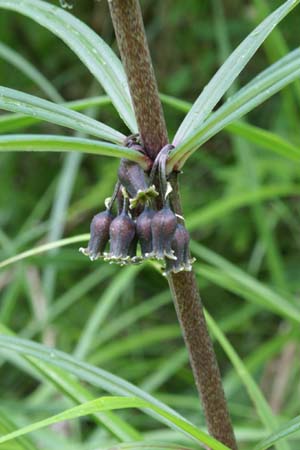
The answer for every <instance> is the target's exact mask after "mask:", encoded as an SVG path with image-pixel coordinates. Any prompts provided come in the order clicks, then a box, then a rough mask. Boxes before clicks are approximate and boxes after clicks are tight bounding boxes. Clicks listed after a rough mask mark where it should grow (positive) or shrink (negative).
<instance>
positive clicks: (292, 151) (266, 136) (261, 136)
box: [0, 94, 300, 162]
mask: <svg viewBox="0 0 300 450" xmlns="http://www.w3.org/2000/svg"><path fill="white" fill-rule="evenodd" d="M160 98H161V100H162V102H163V103H165V104H166V105H170V106H172V107H173V108H175V109H177V110H179V111H183V112H187V111H189V110H190V109H191V107H192V104H191V103H189V102H186V101H183V100H180V99H177V98H175V97H171V96H169V95H164V94H161V95H160ZM0 126H1V117H0ZM224 131H226V132H228V133H230V134H233V135H235V136H240V137H243V138H245V139H246V140H247V141H249V142H252V143H253V144H256V145H257V146H258V147H262V148H264V149H266V150H270V151H271V152H274V153H277V154H278V155H280V156H283V157H284V158H288V159H291V160H292V161H297V162H299V160H300V147H299V146H297V145H294V144H292V143H291V142H289V141H287V140H286V139H284V138H282V137H281V136H279V135H278V134H275V133H272V132H271V131H268V130H264V129H262V128H260V127H256V126H254V125H250V124H247V123H245V122H239V121H234V123H231V124H230V125H227V126H226V127H225V129H224Z"/></svg>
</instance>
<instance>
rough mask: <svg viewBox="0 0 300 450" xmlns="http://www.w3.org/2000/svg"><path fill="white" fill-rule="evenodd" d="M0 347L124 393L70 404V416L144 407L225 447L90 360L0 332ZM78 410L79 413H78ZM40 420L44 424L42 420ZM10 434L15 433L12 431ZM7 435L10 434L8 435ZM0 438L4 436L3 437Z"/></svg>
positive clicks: (183, 429) (192, 434)
mask: <svg viewBox="0 0 300 450" xmlns="http://www.w3.org/2000/svg"><path fill="white" fill-rule="evenodd" d="M0 348H2V349H3V352H4V356H5V352H7V351H9V352H10V351H14V352H17V353H20V354H22V355H28V356H33V357H35V358H38V359H39V360H42V361H46V362H47V363H50V364H54V365H56V366H58V367H61V368H62V369H64V370H66V371H67V372H69V373H72V374H74V375H76V376H78V377H79V378H80V379H82V380H84V381H87V382H89V383H91V384H93V385H94V386H98V387H101V388H102V389H104V390H105V391H107V392H110V393H112V394H114V395H124V396H126V398H123V397H120V398H118V399H117V400H112V402H110V401H109V398H108V400H105V402H104V403H103V402H102V400H100V403H97V401H96V403H94V404H93V403H92V402H91V403H89V405H88V409H85V410H84V411H83V409H82V406H79V407H78V408H72V409H75V414H76V416H74V415H73V413H72V416H73V417H80V416H81V415H86V414H88V412H87V411H91V412H90V413H92V411H94V412H97V411H99V410H100V409H99V408H102V410H112V409H119V408H121V407H122V408H124V407H128V408H129V407H133V408H134V407H138V408H142V409H144V408H146V409H147V413H148V414H149V415H151V416H153V417H155V418H156V419H158V420H159V421H161V422H162V423H165V424H167V425H168V426H169V427H171V428H174V429H176V430H177V431H181V432H182V433H184V434H185V435H187V436H189V437H190V438H191V439H193V440H196V441H197V442H202V443H205V444H207V445H208V446H209V447H211V448H213V449H215V450H228V447H226V446H225V445H223V444H221V443H219V442H218V441H216V440H215V439H213V438H211V437H210V436H208V435H207V434H206V433H204V432H202V431H200V430H199V429H198V428H197V427H195V426H194V425H193V424H192V423H191V422H189V421H187V420H186V419H184V418H183V417H182V416H180V415H179V414H178V413H177V412H176V411H174V410H172V409H171V408H169V407H168V406H166V405H164V404H163V403H162V402H160V401H158V400H157V399H155V398H154V397H152V396H151V395H150V394H147V393H146V392H144V391H142V390H141V389H139V388H137V387H136V386H134V385H132V384H130V383H128V382H127V381H125V380H123V379H121V378H119V377H117V376H115V375H113V374H112V373H110V372H106V371H104V370H102V369H99V368H97V367H94V366H92V365H90V364H87V363H84V362H82V361H80V360H78V359H76V358H74V357H72V356H70V355H68V354H66V353H63V352H61V351H58V350H56V349H52V348H47V347H45V346H43V345H41V344H37V343H34V342H31V341H26V340H24V339H20V338H17V337H11V336H3V335H0ZM132 396H134V398H132ZM127 397H129V398H127ZM134 405H135V406H134ZM95 408H96V409H95ZM148 410H149V411H148ZM80 411H81V412H82V413H83V414H80ZM78 414H80V415H78ZM59 416H60V417H59V419H58V420H59V421H60V420H64V419H62V416H61V415H59ZM56 418H57V416H56ZM46 420H47V419H46ZM43 423H44V424H45V422H44V421H43ZM31 431H32V430H31ZM22 433H23V432H22ZM10 436H11V435H10ZM14 437H16V436H15V435H14ZM10 438H12V436H11V437H10ZM2 439H4V437H3V438H2ZM1 442H4V441H3V440H2V441H1V440H0V443H1Z"/></svg>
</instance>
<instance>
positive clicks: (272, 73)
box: [168, 49, 300, 169]
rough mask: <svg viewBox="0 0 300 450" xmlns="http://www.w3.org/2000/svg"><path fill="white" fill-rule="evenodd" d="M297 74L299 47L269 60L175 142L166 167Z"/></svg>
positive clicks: (180, 162) (180, 161) (299, 71)
mask: <svg viewBox="0 0 300 450" xmlns="http://www.w3.org/2000/svg"><path fill="white" fill-rule="evenodd" d="M299 77H300V49H296V50H294V51H292V52H291V53H289V54H288V55H287V56H285V57H284V58H282V59H280V60H279V61H278V62H276V63H275V64H272V65H271V66H270V67H269V68H268V69H266V70H265V71H263V72H262V73H260V74H259V75H258V76H256V77H255V78H254V79H253V80H252V81H250V83H248V84H247V85H246V86H244V87H243V88H242V89H241V90H240V91H238V92H237V93H236V94H234V95H233V96H232V97H230V98H229V99H228V100H227V101H226V102H225V103H224V105H223V106H221V107H220V108H219V109H218V110H217V111H216V112H214V113H213V114H211V115H210V117H209V118H208V119H207V120H206V121H205V122H204V123H202V125H200V126H199V127H198V128H197V130H196V131H195V132H194V133H193V134H192V135H191V136H189V137H188V139H186V140H185V141H184V142H182V144H180V145H178V146H177V147H176V148H175V149H174V150H173V151H172V152H171V153H170V158H169V162H168V167H169V169H170V168H171V167H174V165H176V164H178V168H180V167H182V166H183V164H184V162H185V161H186V159H187V158H188V157H189V156H190V155H191V154H192V153H193V152H194V151H195V150H197V148H199V147H200V146H201V145H203V144H204V143H205V142H206V141H208V140H209V139H210V138H211V137H212V136H214V135H215V134H217V133H218V132H219V131H221V130H222V129H223V128H225V127H226V126H228V125H229V124H230V123H232V122H234V121H235V120H237V119H240V118H241V117H243V116H244V115H245V114H247V113H248V112H249V111H252V110H253V109H254V108H256V107H257V106H258V105H260V104H261V103H263V102H264V101H265V100H267V99H268V98H270V97H272V95H274V94H276V93H277V92H278V91H280V90H281V89H283V88H284V87H285V86H287V85H288V84H289V83H292V82H293V81H294V80H296V79H297V78H299ZM294 156H295V155H294Z"/></svg>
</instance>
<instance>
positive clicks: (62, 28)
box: [0, 0, 137, 133]
mask: <svg viewBox="0 0 300 450" xmlns="http://www.w3.org/2000/svg"><path fill="white" fill-rule="evenodd" d="M0 8H4V9H9V10H12V11H17V12H19V13H21V14H23V15H25V16H27V17H30V18H31V19H33V20H34V21H36V22H37V23H38V24H39V25H42V26H44V27H46V28H47V29H48V30H50V31H52V32H53V33H54V34H55V35H56V36H58V37H59V38H61V39H62V40H63V41H64V42H65V43H66V44H67V45H68V47H70V48H71V49H72V50H73V51H74V52H75V54H76V55H77V56H78V57H79V58H80V59H81V61H82V62H83V63H84V64H85V65H86V67H87V68H88V69H89V70H90V71H91V73H92V74H93V75H94V77H95V78H96V79H97V80H98V81H99V82H100V83H101V84H102V86H103V88H104V89H105V91H106V92H107V94H108V95H109V97H110V98H111V100H112V103H113V105H114V106H115V108H116V110H117V111H118V113H119V114H120V116H121V118H122V119H123V120H124V122H125V123H126V124H127V125H128V127H129V129H130V130H131V131H132V132H133V133H136V132H137V124H136V120H135V116H134V112H133V107H132V103H131V98H130V94H129V89H128V85H127V79H126V75H125V72H124V69H123V66H122V64H121V62H120V60H119V59H118V58H117V56H116V55H115V53H114V52H113V51H112V50H111V48H110V47H109V46H108V45H107V44H106V43H105V42H104V41H103V40H102V39H101V38H100V37H99V36H98V35H97V34H96V33H95V32H94V31H93V30H91V29H90V28H89V27H88V26H87V25H85V24H84V23H83V22H81V21H80V20H78V19H77V18H76V17H74V16H73V15H72V14H70V13H68V12H67V11H65V10H63V9H62V8H58V7H57V6H55V5H53V4H49V3H47V2H44V1H40V0H23V1H22V2H16V1H15V0H0Z"/></svg>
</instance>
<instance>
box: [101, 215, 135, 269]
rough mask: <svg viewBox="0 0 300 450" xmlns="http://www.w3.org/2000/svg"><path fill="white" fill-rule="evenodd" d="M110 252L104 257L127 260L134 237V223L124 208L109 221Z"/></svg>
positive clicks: (129, 256) (112, 259)
mask: <svg viewBox="0 0 300 450" xmlns="http://www.w3.org/2000/svg"><path fill="white" fill-rule="evenodd" d="M109 235H110V252H109V254H108V255H106V259H109V260H111V261H114V260H115V261H117V260H124V261H125V260H129V259H130V258H131V254H130V251H131V253H132V250H131V248H130V247H131V244H132V243H133V240H134V237H135V223H134V221H133V220H132V219H131V218H130V217H129V215H128V213H127V212H126V210H125V209H123V211H122V212H121V214H120V215H119V216H117V217H116V218H115V219H114V220H113V221H112V223H111V225H110V228H109Z"/></svg>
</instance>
